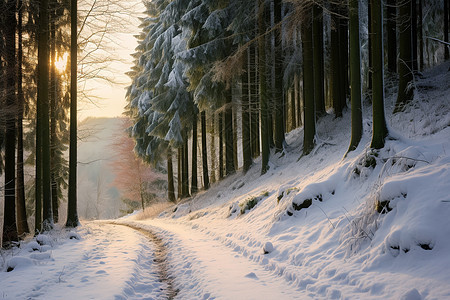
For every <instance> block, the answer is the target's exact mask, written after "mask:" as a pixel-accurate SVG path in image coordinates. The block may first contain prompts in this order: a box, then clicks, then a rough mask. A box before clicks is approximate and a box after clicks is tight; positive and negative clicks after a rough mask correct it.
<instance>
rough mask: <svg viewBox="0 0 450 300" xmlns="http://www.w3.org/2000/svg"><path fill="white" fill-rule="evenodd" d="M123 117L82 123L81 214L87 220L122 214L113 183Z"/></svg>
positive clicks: (79, 148) (80, 162) (88, 119)
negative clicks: (113, 167) (112, 166)
mask: <svg viewBox="0 0 450 300" xmlns="http://www.w3.org/2000/svg"><path fill="white" fill-rule="evenodd" d="M121 122H122V119H120V118H87V119H85V120H84V121H83V122H81V124H80V125H79V133H78V136H79V139H80V140H79V141H78V202H79V203H78V213H79V215H80V217H81V218H85V219H98V218H102V219H106V218H116V217H118V216H119V213H120V212H119V211H120V208H121V207H122V203H121V201H120V195H119V192H118V190H117V189H116V188H115V187H113V186H112V182H113V180H114V177H115V174H114V171H113V169H112V168H111V163H112V162H113V160H114V157H115V151H114V147H113V146H112V144H113V143H114V140H115V136H116V135H117V134H118V133H119V131H120V130H121V126H120V125H121Z"/></svg>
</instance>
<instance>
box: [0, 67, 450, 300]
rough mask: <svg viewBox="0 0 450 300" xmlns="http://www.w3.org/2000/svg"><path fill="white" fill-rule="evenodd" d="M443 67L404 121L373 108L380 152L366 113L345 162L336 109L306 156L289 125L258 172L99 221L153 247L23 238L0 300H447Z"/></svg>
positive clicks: (114, 234)
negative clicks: (157, 207)
mask: <svg viewBox="0 0 450 300" xmlns="http://www.w3.org/2000/svg"><path fill="white" fill-rule="evenodd" d="M449 66H450V64H449V63H447V64H443V65H441V66H439V67H437V68H435V69H434V70H432V71H431V72H429V73H426V74H425V76H424V78H423V79H420V80H418V81H417V82H416V88H417V93H416V99H415V101H414V102H413V103H412V105H411V106H410V107H408V109H407V111H406V112H404V113H401V114H397V115H392V114H391V111H392V108H393V102H394V97H393V96H390V97H388V98H387V99H386V115H387V119H388V124H389V128H390V137H389V139H388V140H387V141H386V146H385V147H384V148H383V149H381V150H379V151H371V150H370V149H369V147H368V145H369V143H370V132H371V116H370V109H364V136H363V140H362V142H361V144H360V146H359V147H358V149H356V151H353V152H351V153H349V154H348V156H347V157H345V158H344V155H345V152H346V150H347V147H348V143H349V141H350V129H349V126H350V116H349V113H348V112H347V113H346V114H345V116H344V118H341V119H336V120H335V119H334V118H333V116H331V115H330V116H326V117H324V118H322V119H321V120H319V122H318V127H317V133H318V135H317V144H318V146H317V147H316V148H315V149H314V151H313V153H312V155H309V156H308V157H302V158H301V159H300V160H298V158H299V157H300V156H301V146H302V132H301V129H298V130H295V131H294V132H291V133H290V134H289V135H288V137H287V143H288V145H289V146H288V149H287V150H286V152H285V155H283V156H280V155H275V154H273V155H272V157H271V161H270V170H269V172H268V173H267V174H265V175H263V176H260V174H259V173H260V167H259V161H256V162H255V164H254V166H253V167H252V169H251V170H250V171H249V172H248V173H247V174H246V175H243V174H242V173H240V172H238V173H237V174H235V175H233V176H230V177H228V178H226V179H225V180H223V181H222V182H221V183H219V184H216V185H213V186H212V187H211V188H210V190H209V191H207V192H200V193H199V194H198V195H196V197H195V198H193V199H189V200H187V201H184V202H182V203H180V204H178V205H177V206H174V207H173V208H171V209H170V210H167V211H165V212H163V213H162V214H160V215H159V216H158V217H157V218H154V219H145V220H141V219H140V218H139V216H138V215H133V216H128V217H125V218H121V219H118V220H115V221H111V222H115V223H116V224H124V225H130V226H132V227H134V228H142V230H144V231H148V232H151V234H153V235H156V236H157V239H158V240H159V241H160V242H158V243H154V242H153V241H154V239H152V238H149V237H148V236H146V235H143V234H141V233H140V232H139V231H136V230H134V229H132V228H127V227H125V226H117V225H116V226H114V225H112V224H107V223H101V222H86V223H84V224H83V226H82V227H81V228H79V229H77V230H76V233H77V235H79V236H80V237H81V239H80V240H76V239H68V238H65V239H64V236H67V235H68V233H64V232H63V233H61V234H60V235H59V238H58V239H55V242H54V245H53V246H49V247H47V246H41V247H43V248H44V249H42V248H40V249H38V250H40V251H34V252H31V253H30V252H29V251H30V250H29V249H30V246H29V245H30V244H31V245H32V244H33V242H31V243H28V244H27V243H24V244H23V245H22V247H21V249H16V250H14V251H15V252H14V251H4V252H2V257H3V263H0V264H2V265H3V270H4V271H6V270H7V267H8V265H10V264H16V265H17V267H16V268H15V269H14V270H13V271H11V272H0V298H4V299H60V298H62V297H63V298H64V299H80V298H81V299H166V298H172V297H174V298H175V299H277V300H278V299H405V300H416V299H450V272H449V270H450V255H449V253H450V218H449V216H450V180H449V178H450V93H449V92H450V72H448V71H447V70H448V69H449ZM390 84H391V83H390V82H387V87H388V89H389V88H390ZM392 85H393V84H392ZM389 92H390V91H389V90H388V93H387V95H389V94H390V93H389ZM377 203H379V204H382V205H379V210H380V211H381V212H382V213H378V212H377V211H376V204H377ZM72 235H74V234H73V233H72ZM49 240H50V241H52V235H50V237H49ZM50 244H51V243H50ZM46 249H47V251H42V250H46ZM161 251H163V252H165V260H164V261H165V262H166V265H165V267H166V268H167V270H166V271H167V274H166V275H165V276H166V277H167V278H164V276H163V277H161V266H160V265H159V264H158V262H160V261H159V260H158V253H159V252H161ZM165 279H168V281H167V282H166V281H165ZM168 285H170V287H169V286H168ZM169 289H172V291H174V292H175V294H176V295H175V294H171V295H172V296H170V295H169V296H168V290H169Z"/></svg>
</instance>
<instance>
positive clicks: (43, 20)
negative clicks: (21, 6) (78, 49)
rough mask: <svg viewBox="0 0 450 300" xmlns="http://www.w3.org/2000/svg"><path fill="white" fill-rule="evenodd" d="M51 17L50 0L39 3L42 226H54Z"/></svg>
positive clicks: (47, 228)
mask: <svg viewBox="0 0 450 300" xmlns="http://www.w3.org/2000/svg"><path fill="white" fill-rule="evenodd" d="M48 25H49V17H48V0H41V2H40V5H39V49H38V65H39V66H38V70H39V77H38V85H39V87H38V102H40V103H41V108H42V113H41V117H42V120H41V125H42V227H43V230H44V231H48V230H51V229H52V228H53V212H52V202H51V201H52V199H51V186H50V122H49V109H50V105H49V90H48V88H49V78H48V77H49V55H48V54H49V53H48V48H47V47H48V41H49V31H48V28H49V26H48Z"/></svg>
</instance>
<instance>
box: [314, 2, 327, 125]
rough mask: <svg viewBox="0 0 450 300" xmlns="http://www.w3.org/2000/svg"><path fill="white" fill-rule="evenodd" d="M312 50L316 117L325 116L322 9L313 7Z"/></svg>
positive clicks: (317, 6) (316, 6)
mask: <svg viewBox="0 0 450 300" xmlns="http://www.w3.org/2000/svg"><path fill="white" fill-rule="evenodd" d="M312 28H313V29H312V30H313V49H314V58H313V59H314V102H315V105H316V116H317V117H321V116H323V115H325V113H326V112H325V90H324V60H323V50H324V48H323V8H322V7H320V6H319V5H314V7H313V24H312Z"/></svg>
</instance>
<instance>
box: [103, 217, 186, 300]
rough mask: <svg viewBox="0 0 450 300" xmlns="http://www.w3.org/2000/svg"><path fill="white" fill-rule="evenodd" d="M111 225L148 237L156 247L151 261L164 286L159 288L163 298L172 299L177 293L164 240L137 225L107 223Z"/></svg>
mask: <svg viewBox="0 0 450 300" xmlns="http://www.w3.org/2000/svg"><path fill="white" fill-rule="evenodd" d="M108 224H111V225H121V226H126V227H129V228H131V229H133V230H136V231H138V232H139V233H140V234H142V235H144V236H145V237H147V238H148V239H149V241H150V242H151V243H152V244H153V246H155V247H156V248H155V249H154V250H153V255H154V258H153V262H154V263H155V266H156V269H157V272H158V278H159V282H161V283H162V284H163V286H164V287H162V288H161V292H163V293H164V294H165V295H164V299H174V298H175V297H176V295H177V294H178V290H176V289H175V288H174V284H173V276H171V274H170V273H169V266H168V262H167V255H168V249H167V247H166V246H165V245H164V242H163V240H162V239H161V238H159V237H158V236H157V235H156V234H154V233H153V232H152V231H151V230H148V229H143V228H140V227H137V226H133V225H131V224H121V223H108Z"/></svg>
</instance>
